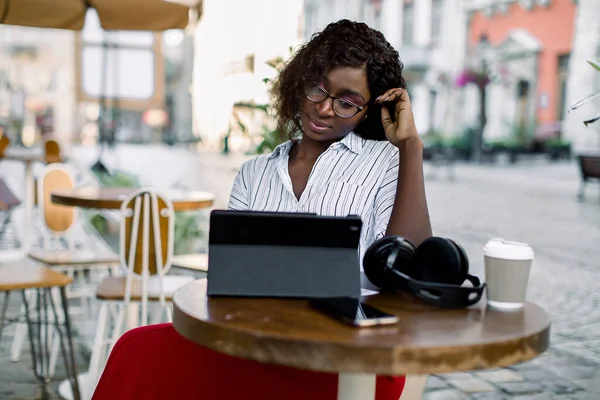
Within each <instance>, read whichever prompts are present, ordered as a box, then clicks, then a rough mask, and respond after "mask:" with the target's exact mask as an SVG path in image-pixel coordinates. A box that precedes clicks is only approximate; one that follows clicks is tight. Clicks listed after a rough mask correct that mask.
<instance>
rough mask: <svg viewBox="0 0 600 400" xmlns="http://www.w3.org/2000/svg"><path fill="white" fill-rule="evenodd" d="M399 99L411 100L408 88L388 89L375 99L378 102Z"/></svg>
mask: <svg viewBox="0 0 600 400" xmlns="http://www.w3.org/2000/svg"><path fill="white" fill-rule="evenodd" d="M397 101H407V102H410V99H409V98H408V92H407V91H406V89H401V88H394V89H389V90H386V91H385V92H384V93H383V94H382V95H381V96H379V97H378V98H376V99H375V103H376V104H383V103H389V102H397Z"/></svg>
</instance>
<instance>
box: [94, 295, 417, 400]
mask: <svg viewBox="0 0 600 400" xmlns="http://www.w3.org/2000/svg"><path fill="white" fill-rule="evenodd" d="M198 301H202V300H200V299H199V300H198ZM404 383H405V378H404V377H403V376H398V377H384V376H378V377H377V390H376V393H375V399H376V400H398V398H400V395H401V394H402V390H403V388H404ZM337 388H338V377H337V374H333V373H326V372H316V371H308V370H301V369H296V368H290V367H284V366H280V365H276V364H263V363H260V362H258V361H253V360H246V359H241V358H236V357H231V356H229V355H226V354H222V353H218V352H216V351H213V350H210V349H207V348H206V347H201V346H198V345H196V344H195V343H193V342H190V341H189V340H187V339H185V338H184V337H183V336H181V335H179V334H178V333H177V331H176V330H175V329H174V328H173V325H172V324H170V323H166V324H156V325H148V326H142V327H138V328H134V329H131V330H129V331H127V332H126V333H125V334H124V335H123V336H121V337H120V338H119V340H118V341H117V343H116V344H115V346H114V347H113V350H112V351H111V353H110V356H109V358H108V361H107V363H106V367H105V368H104V371H103V372H102V376H101V377H100V380H99V381H98V384H97V385H96V388H95V391H94V394H93V397H92V400H113V399H115V398H119V399H144V400H162V399H187V398H193V399H245V400H258V399H260V400H278V399H286V400H305V399H313V400H335V399H337Z"/></svg>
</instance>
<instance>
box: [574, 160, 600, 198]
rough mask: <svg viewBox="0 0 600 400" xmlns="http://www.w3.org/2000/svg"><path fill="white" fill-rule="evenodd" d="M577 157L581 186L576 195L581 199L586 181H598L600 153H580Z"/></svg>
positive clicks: (599, 176) (599, 179)
mask: <svg viewBox="0 0 600 400" xmlns="http://www.w3.org/2000/svg"><path fill="white" fill-rule="evenodd" d="M578 159H579V171H580V172H581V186H580V187H579V193H578V197H579V199H580V200H582V199H583V197H584V191H585V185H586V184H587V182H588V181H589V180H597V181H599V182H600V153H598V154H580V155H579V156H578Z"/></svg>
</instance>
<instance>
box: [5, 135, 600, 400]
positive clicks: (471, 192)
mask: <svg viewBox="0 0 600 400" xmlns="http://www.w3.org/2000/svg"><path fill="white" fill-rule="evenodd" d="M95 154H96V152H95V151H93V150H89V149H81V148H79V149H76V150H75V151H74V152H73V155H74V157H75V159H76V161H77V162H78V163H79V164H80V165H89V164H91V163H93V162H94V161H95ZM246 158H247V156H242V155H228V156H224V155H220V154H207V153H193V152H191V151H189V150H187V149H183V148H171V149H168V150H165V148H164V147H161V146H145V147H136V146H123V147H120V148H118V149H117V150H116V151H115V152H113V153H110V154H107V155H106V156H105V161H106V163H107V164H108V165H109V166H111V167H112V168H120V169H124V170H127V171H130V172H133V173H136V174H139V175H140V176H141V179H142V182H143V183H146V184H151V185H153V186H156V187H159V188H167V187H170V186H172V185H174V184H176V185H178V186H182V187H187V188H190V189H199V190H207V191H210V192H213V193H215V194H216V195H217V200H216V203H215V207H217V208H222V207H225V206H226V204H227V198H228V195H229V189H230V187H231V183H232V181H233V178H234V176H235V173H236V171H237V168H238V167H239V165H240V164H241V162H243V160H244V159H246ZM425 170H426V174H427V195H428V201H429V208H430V213H431V218H432V224H433V228H434V234H435V235H437V236H448V237H452V238H453V239H455V240H457V241H459V242H460V243H461V244H462V245H463V246H464V247H465V249H466V250H467V252H468V254H469V256H470V261H471V271H472V272H474V273H475V274H478V275H482V271H483V265H482V264H483V259H482V256H481V249H482V247H483V245H484V244H485V242H486V241H487V240H488V239H489V238H491V237H498V236H500V237H505V238H507V239H512V240H519V241H525V242H528V243H530V244H531V245H532V246H533V247H534V250H535V254H536V259H535V261H534V264H533V268H532V274H531V280H530V286H529V291H528V297H529V299H530V300H532V301H535V302H536V303H538V304H539V305H541V306H543V307H544V308H545V309H546V310H547V311H548V312H549V313H550V315H551V317H552V338H551V349H550V350H549V351H548V352H547V353H545V354H544V355H542V356H540V357H538V358H537V359H535V360H532V361H530V362H527V363H523V364H520V365H516V366H513V367H511V368H505V369H495V370H485V371H473V372H465V373H453V374H443V375H433V376H430V377H429V379H428V383H427V389H426V393H425V396H424V398H425V399H429V400H454V399H457V400H462V399H478V400H487V399H493V400H500V399H517V400H524V399H532V400H554V399H573V400H586V399H590V400H592V399H594V400H597V399H600V307H599V299H600V290H598V289H597V284H596V282H597V281H598V280H600V245H599V243H600V187H599V185H592V184H590V185H588V186H589V188H588V190H587V192H586V200H585V201H584V202H578V201H577V199H576V192H577V189H578V185H579V175H578V170H577V165H576V164H575V162H560V163H554V164H549V163H547V162H546V161H543V160H530V161H523V162H521V163H519V164H518V165H496V166H473V165H462V164H458V165H456V166H455V167H454V174H453V175H454V179H450V176H451V175H452V174H449V171H447V170H446V167H433V166H431V165H426V166H425ZM21 174H22V172H21V168H20V166H19V165H18V164H13V165H10V164H9V165H7V166H5V162H3V163H1V164H0V175H1V176H3V177H5V178H6V177H8V179H9V184H12V185H13V187H16V188H18V184H19V182H21V178H20V176H22V175H21ZM15 190H17V191H18V192H19V193H20V190H21V189H20V188H18V189H15ZM19 218H21V217H20V215H18V214H17V215H16V216H15V220H19V221H20V219H19ZM8 335H10V330H9V332H8ZM9 344H10V338H9V337H6V338H4V339H3V344H0V399H5V398H6V399H22V398H41V397H40V396H41V392H40V389H39V386H38V385H37V384H36V383H35V381H34V380H33V379H31V378H28V376H29V375H28V373H29V374H30V371H29V368H30V366H29V362H28V360H27V359H26V358H23V359H22V360H21V361H20V362H18V363H10V362H9V361H8V356H7V354H6V353H7V347H9ZM83 353H84V352H82V355H81V357H82V360H84V359H85V354H83ZM82 363H83V364H82V365H85V362H84V361H82ZM7 374H8V375H7ZM6 377H8V378H6ZM49 392H50V393H52V392H53V389H52V387H51V388H50V389H49ZM46 398H53V397H46Z"/></svg>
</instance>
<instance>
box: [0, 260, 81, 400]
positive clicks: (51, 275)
mask: <svg viewBox="0 0 600 400" xmlns="http://www.w3.org/2000/svg"><path fill="white" fill-rule="evenodd" d="M71 281H72V279H71V278H70V277H68V276H67V275H64V274H61V273H59V272H56V271H53V270H51V269H50V268H46V267H44V266H41V265H37V264H27V262H26V261H22V262H19V263H13V264H10V265H3V266H0V292H5V294H4V305H3V307H2V311H1V312H0V339H1V338H2V328H3V327H4V323H5V319H6V310H7V309H8V300H9V295H10V292H11V291H14V290H18V291H20V292H21V295H22V298H23V304H24V306H25V321H26V322H27V328H28V331H29V332H28V333H29V346H30V350H31V358H32V360H33V371H34V373H35V376H36V377H37V378H38V379H39V380H40V381H41V382H44V383H48V382H49V381H50V378H49V371H50V365H49V364H50V360H49V357H46V356H45V354H49V351H50V346H51V345H50V341H51V339H52V335H51V332H52V331H51V330H50V329H48V328H49V327H50V326H51V324H52V325H53V326H54V328H55V329H56V332H57V333H58V339H59V342H60V343H59V344H60V348H61V352H62V356H63V359H64V362H65V369H66V372H67V376H68V379H69V381H70V383H71V389H72V390H73V393H75V399H78V400H79V399H80V398H81V397H80V392H79V384H78V382H77V379H76V377H77V366H76V364H75V354H74V351H73V338H72V336H71V322H70V320H69V313H68V305H67V296H66V292H65V287H66V286H67V285H68V284H70V283H71ZM54 288H60V299H61V303H62V311H63V314H64V315H63V316H62V317H63V318H64V329H65V331H66V332H65V333H66V336H67V346H65V343H64V336H65V335H64V334H63V330H62V329H61V328H62V327H61V325H62V324H61V323H60V318H59V317H60V316H59V312H58V310H57V307H56V304H55V301H54V299H53V296H52V289H54ZM27 289H35V290H36V291H37V301H36V303H37V307H36V308H37V310H36V313H35V314H37V320H34V321H32V319H33V318H32V315H30V309H29V304H28V303H27V295H26V294H25V290H27ZM49 311H51V312H52V315H49V314H50V312H49ZM52 321H53V322H52ZM11 322H12V321H11ZM34 326H37V329H34ZM42 326H46V327H47V328H46V329H42ZM36 341H37V342H38V343H37V344H36V343H35V342H36ZM67 347H68V350H67ZM67 353H68V354H67Z"/></svg>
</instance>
